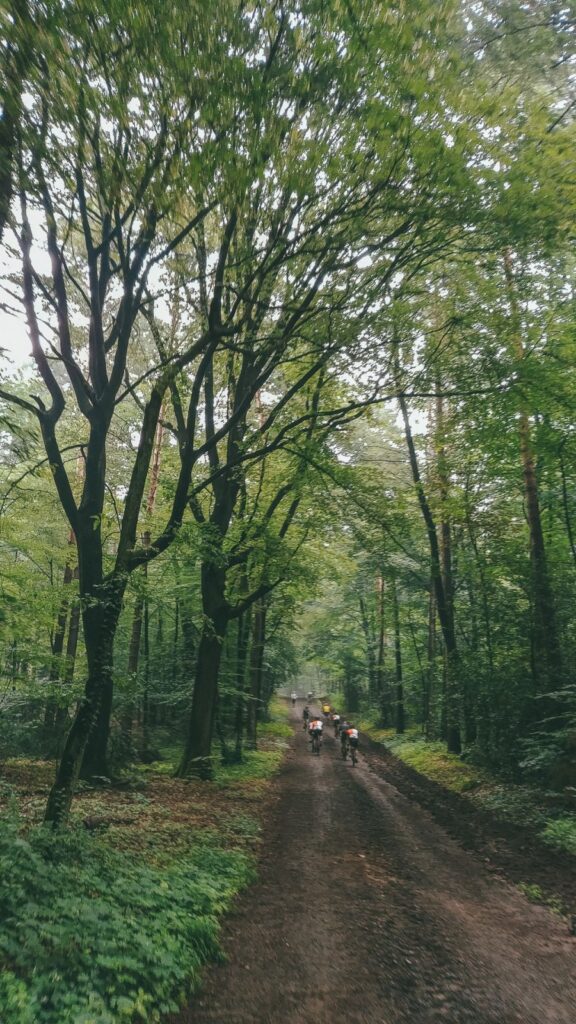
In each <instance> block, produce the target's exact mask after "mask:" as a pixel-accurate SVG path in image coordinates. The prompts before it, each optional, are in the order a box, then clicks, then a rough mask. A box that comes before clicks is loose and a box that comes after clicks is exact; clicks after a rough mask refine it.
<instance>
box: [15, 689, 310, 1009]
mask: <svg viewBox="0 0 576 1024" xmlns="http://www.w3.org/2000/svg"><path fill="white" fill-rule="evenodd" d="M277 715H278V718H277V720H273V721H271V722H269V723H267V724H265V725H263V726H262V727H261V728H260V736H261V739H262V747H263V748H264V749H261V750H257V751H247V752H246V753H245V756H244V760H243V762H242V763H241V764H238V765H228V766H223V765H220V764H217V765H216V771H215V783H214V784H213V785H206V783H201V782H192V783H185V782H182V781H180V780H174V779H172V778H171V776H172V774H173V770H174V767H175V764H176V763H177V757H178V756H179V753H180V751H179V750H178V751H177V750H176V749H173V750H172V749H164V750H163V751H162V754H163V757H164V758H165V760H163V761H161V762H158V763H156V764H154V765H153V766H152V767H149V768H146V769H145V770H144V771H143V772H142V773H138V776H139V778H140V779H141V780H142V784H143V786H144V787H145V788H144V792H139V791H132V790H129V791H126V792H121V793H119V792H117V793H114V791H111V790H108V791H106V790H102V791H99V792H98V791H96V792H94V791H85V792H82V793H80V794H79V796H78V797H77V799H76V801H75V805H74V817H73V822H74V824H73V825H72V827H71V828H70V829H68V830H65V831H62V832H54V831H52V830H51V829H47V828H46V827H42V826H40V825H38V824H37V822H38V820H39V818H38V813H39V809H41V807H42V805H43V802H44V800H45V790H46V785H47V783H46V778H45V776H46V766H44V765H38V766H36V765H32V764H31V765H27V764H25V765H24V766H20V765H19V764H16V763H15V764H14V765H13V766H12V768H13V770H12V772H11V773H10V784H9V785H8V784H7V786H6V792H5V793H4V803H5V805H7V808H8V809H7V810H6V812H5V813H4V816H3V817H0V1022H1V1024H136V1022H137V1024H153V1022H157V1021H159V1020H160V1018H161V1017H162V1016H163V1015H165V1014H167V1013H171V1012H175V1011H177V1009H178V1008H179V1007H180V1006H181V1005H182V1004H183V1003H184V1002H185V1001H186V999H187V998H188V996H189V995H190V994H191V993H192V992H193V991H194V990H195V988H196V987H197V985H198V982H199V976H200V970H201V967H202V965H203V964H205V963H206V962H207V961H209V960H213V959H217V958H218V957H219V955H220V947H219V942H218V932H219V924H218V921H219V917H220V915H221V914H222V913H223V912H224V911H225V910H226V908H227V907H228V906H229V904H230V901H231V899H232V897H233V896H234V895H235V893H237V892H238V891H239V890H240V889H241V888H242V887H243V886H245V885H246V884H247V883H248V882H250V881H251V880H252V878H253V876H254V863H255V858H254V848H255V845H256V844H257V842H258V836H259V832H260V827H261V826H260V821H259V816H260V814H261V809H262V807H263V806H264V805H265V800H264V797H265V794H266V790H267V788H268V785H269V780H270V779H271V777H272V776H273V775H274V774H275V772H276V771H277V770H278V767H279V765H280V762H281V760H282V757H283V751H284V747H285V745H286V744H285V742H284V737H286V736H287V735H289V734H290V733H291V730H290V728H289V727H287V726H286V725H285V708H284V707H283V706H282V705H280V706H279V708H278V711H277ZM282 718H284V721H282V720H281V719H282ZM22 772H23V773H24V781H23V779H22ZM19 784H20V785H19ZM19 802H20V805H21V808H22V811H24V812H25V813H21V814H19V812H18V803H19ZM82 822H83V823H84V824H81V823H82ZM86 822H89V823H90V828H91V829H94V828H95V831H90V832H88V831H87V830H86Z"/></svg>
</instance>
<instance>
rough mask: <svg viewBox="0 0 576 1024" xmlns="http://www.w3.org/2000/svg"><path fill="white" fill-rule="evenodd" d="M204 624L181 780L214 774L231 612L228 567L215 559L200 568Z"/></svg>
mask: <svg viewBox="0 0 576 1024" xmlns="http://www.w3.org/2000/svg"><path fill="white" fill-rule="evenodd" d="M201 587H202V607H203V611H204V625H203V627H202V635H201V638H200V645H199V648H198V658H197V661H196V673H195V682H194V693H193V696H192V708H191V711H190V720H189V725H188V735H187V739H186V745H185V748H184V753H183V755H182V760H181V762H180V765H179V767H178V770H177V772H176V777H177V778H180V779H189V778H200V779H211V778H212V777H213V766H212V734H213V729H214V712H215V708H216V696H217V692H218V675H219V671H220V661H221V658H222V643H223V640H224V636H225V634H226V629H227V627H228V621H229V613H228V606H227V604H226V599H225V587H226V570H225V569H224V568H223V567H222V566H221V565H218V564H214V562H213V561H210V562H204V563H203V564H202V569H201Z"/></svg>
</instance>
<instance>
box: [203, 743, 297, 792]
mask: <svg viewBox="0 0 576 1024" xmlns="http://www.w3.org/2000/svg"><path fill="white" fill-rule="evenodd" d="M283 756H284V754H283V752H282V750H281V749H279V747H276V749H275V750H250V751H247V752H246V753H245V754H244V758H243V760H242V761H241V762H240V764H228V765H218V767H217V768H216V773H215V781H216V784H217V785H219V786H229V785H230V784H231V783H238V782H248V781H260V780H263V779H269V778H271V777H272V775H274V774H275V772H277V771H278V768H279V766H280V763H281V761H282V758H283Z"/></svg>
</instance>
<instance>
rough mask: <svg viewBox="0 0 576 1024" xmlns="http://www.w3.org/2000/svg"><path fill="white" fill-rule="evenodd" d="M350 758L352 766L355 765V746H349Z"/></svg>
mask: <svg viewBox="0 0 576 1024" xmlns="http://www.w3.org/2000/svg"><path fill="white" fill-rule="evenodd" d="M350 760H351V761H352V764H353V765H354V767H356V762H357V760H358V758H357V756H356V747H350Z"/></svg>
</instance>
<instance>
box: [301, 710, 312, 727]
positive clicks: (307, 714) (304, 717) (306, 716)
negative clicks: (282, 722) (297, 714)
mask: <svg viewBox="0 0 576 1024" xmlns="http://www.w3.org/2000/svg"><path fill="white" fill-rule="evenodd" d="M309 718H310V708H309V707H308V705H306V707H305V708H304V710H303V711H302V721H303V726H302V728H303V729H306V728H307V727H308V719H309Z"/></svg>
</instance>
